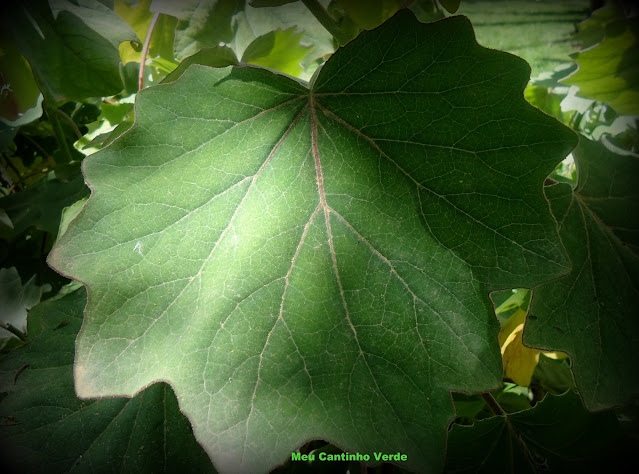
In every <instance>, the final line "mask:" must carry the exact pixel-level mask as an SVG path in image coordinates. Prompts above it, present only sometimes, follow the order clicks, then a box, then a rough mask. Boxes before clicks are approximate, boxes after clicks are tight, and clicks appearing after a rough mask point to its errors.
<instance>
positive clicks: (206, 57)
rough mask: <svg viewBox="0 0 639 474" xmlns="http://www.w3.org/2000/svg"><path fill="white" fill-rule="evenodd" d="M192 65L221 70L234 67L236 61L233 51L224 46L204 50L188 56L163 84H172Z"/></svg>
mask: <svg viewBox="0 0 639 474" xmlns="http://www.w3.org/2000/svg"><path fill="white" fill-rule="evenodd" d="M193 64H200V65H202V66H209V67H216V68H222V67H227V66H236V65H237V64H238V60H237V58H236V57H235V54H234V53H233V50H231V49H230V48H227V47H226V46H216V47H215V48H204V49H203V50H202V51H199V52H197V53H196V54H194V55H193V56H189V57H188V58H186V59H184V60H183V61H182V62H180V65H179V66H178V67H177V68H175V69H174V70H173V71H171V73H170V74H168V75H167V76H166V77H165V78H164V79H163V80H162V82H163V83H167V82H173V81H175V80H177V79H178V78H179V77H180V76H181V75H182V74H184V72H185V71H186V70H187V69H188V68H189V66H191V65H193Z"/></svg>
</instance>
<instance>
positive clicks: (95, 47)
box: [0, 0, 137, 101]
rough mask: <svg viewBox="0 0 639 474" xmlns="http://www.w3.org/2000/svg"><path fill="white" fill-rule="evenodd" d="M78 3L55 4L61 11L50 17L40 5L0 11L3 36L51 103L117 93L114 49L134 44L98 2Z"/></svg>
mask: <svg viewBox="0 0 639 474" xmlns="http://www.w3.org/2000/svg"><path fill="white" fill-rule="evenodd" d="M80 3H81V4H82V5H81V6H78V5H74V4H72V3H70V2H67V1H64V2H62V1H61V2H57V4H58V5H57V6H64V7H65V8H64V9H62V10H61V11H56V13H57V15H56V16H54V14H53V13H52V11H51V9H50V8H49V5H48V3H47V2H46V0H29V1H26V2H16V3H13V2H12V3H8V4H7V5H3V13H2V18H1V19H0V25H1V26H2V29H3V33H4V34H6V35H7V36H8V37H9V39H10V40H11V41H12V42H13V43H14V44H15V45H16V47H17V48H18V49H19V50H20V52H21V53H22V54H23V55H24V56H25V57H26V58H27V60H28V61H29V64H30V65H31V69H32V70H33V73H34V75H35V77H36V79H37V81H38V85H39V86H40V88H41V89H42V90H43V92H44V93H45V95H49V94H50V95H51V97H52V99H54V100H56V101H62V100H83V99H86V98H87V97H96V96H106V95H113V94H117V93H118V92H120V90H122V80H121V79H120V72H119V63H120V56H119V54H118V48H117V44H118V43H119V42H121V41H125V40H134V39H137V37H136V36H135V33H134V32H133V30H131V28H130V27H129V26H128V25H127V24H126V22H125V21H124V20H122V19H121V18H120V17H118V16H117V15H116V14H115V13H113V12H112V11H110V10H108V9H107V8H106V7H104V6H102V5H101V4H100V3H99V2H97V1H95V0H83V1H82V2H80ZM78 15H82V16H78ZM98 27H99V28H100V31H96V30H95V29H94V28H98Z"/></svg>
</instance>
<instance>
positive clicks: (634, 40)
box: [562, 3, 639, 115]
mask: <svg viewBox="0 0 639 474" xmlns="http://www.w3.org/2000/svg"><path fill="white" fill-rule="evenodd" d="M606 9H607V10H608V11H611V12H614V15H611V16H610V17H608V18H606V20H605V21H601V19H600V18H596V19H595V20H593V21H594V22H596V26H593V27H592V28H590V29H589V30H587V31H589V40H590V41H592V39H593V38H592V36H591V35H590V30H595V29H601V30H603V31H602V33H601V40H600V42H598V43H597V44H595V45H593V46H591V47H589V48H588V49H585V50H582V51H580V52H579V53H575V54H574V55H573V58H574V60H575V61H576V62H577V64H578V65H579V69H578V70H577V71H576V72H575V73H573V74H571V75H570V76H568V77H567V78H566V79H564V80H563V81H562V82H563V83H564V84H568V85H575V86H578V87H579V92H578V93H577V94H578V95H579V96H581V97H584V98H587V99H593V100H597V101H600V102H604V103H606V104H608V105H610V106H611V107H612V108H613V109H615V111H616V112H617V113H619V114H622V115H639V19H637V17H633V18H626V17H625V15H624V13H623V11H622V10H621V9H620V8H618V7H616V6H615V5H614V4H612V3H611V4H610V5H609V6H607V7H606ZM587 24H588V21H586V22H585V23H584V25H587Z"/></svg>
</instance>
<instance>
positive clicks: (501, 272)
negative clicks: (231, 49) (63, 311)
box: [49, 4, 576, 473]
mask: <svg viewBox="0 0 639 474" xmlns="http://www.w3.org/2000/svg"><path fill="white" fill-rule="evenodd" d="M289 5H295V4H289ZM289 5H285V6H284V7H282V8H285V7H288V6H289ZM262 10H265V9H262ZM407 33H410V34H407ZM443 58H445V59H443ZM528 79H529V68H528V65H527V64H526V63H525V62H524V61H522V60H521V59H519V58H516V57H514V56H512V55H509V54H504V53H499V52H496V51H494V50H489V49H486V48H483V47H481V46H479V45H478V44H477V43H476V42H475V40H474V36H473V30H472V27H471V25H470V23H469V22H468V20H467V19H465V18H463V17H453V18H450V19H446V20H442V21H441V22H437V23H432V24H421V23H419V22H417V20H416V19H415V17H414V15H413V14H412V13H410V12H408V11H401V12H399V13H398V14H397V15H396V16H395V17H393V18H392V19H391V20H389V21H388V22H386V23H384V25H382V26H381V27H379V28H378V29H376V30H373V31H367V32H364V33H362V35H361V36H359V37H358V38H356V39H355V40H353V41H352V42H350V43H349V44H348V45H346V46H345V47H344V48H341V49H339V50H338V51H337V52H336V53H335V54H334V55H333V56H331V58H330V59H329V60H328V61H327V62H326V63H325V64H324V66H323V67H322V69H321V71H320V73H319V74H318V75H317V76H316V79H315V80H314V81H313V83H312V84H310V86H309V87H306V85H304V84H301V83H300V81H297V80H293V79H291V78H290V77H288V76H284V75H281V74H274V73H272V72H271V71H268V70H265V69H262V68H259V67H255V66H243V67H227V68H223V69H221V68H210V67H205V66H198V65H194V66H191V67H189V68H188V69H187V70H186V71H185V72H184V73H183V74H182V75H181V76H179V78H178V79H177V80H175V81H174V82H170V83H166V84H161V85H159V86H157V87H150V88H148V89H145V90H144V91H142V92H141V93H140V94H139V95H138V98H137V104H136V122H135V124H134V126H133V128H131V129H130V131H128V132H127V133H125V134H123V135H122V136H121V137H120V139H118V140H116V141H114V142H113V143H112V144H111V145H110V146H109V147H107V148H104V149H102V150H101V151H100V152H98V153H96V154H94V155H92V156H90V157H88V158H87V159H86V160H85V162H84V171H85V175H86V179H87V182H88V183H90V185H91V188H92V189H93V197H92V198H90V199H89V201H88V202H87V204H86V207H85V208H84V211H83V212H82V213H81V214H80V215H79V216H78V218H77V219H75V220H74V221H73V222H72V223H71V225H70V226H69V229H68V230H67V232H66V233H65V234H64V235H63V236H62V237H61V239H60V241H59V242H58V245H57V246H56V247H55V248H54V250H52V252H51V253H50V254H49V263H50V264H51V265H52V266H53V267H54V268H56V269H58V270H59V271H61V272H62V273H64V274H65V275H69V276H72V277H73V278H75V279H77V280H79V281H82V282H84V283H85V284H86V285H87V287H88V288H89V290H88V291H89V295H90V297H89V302H88V306H87V313H86V316H85V322H84V325H83V330H82V333H81V334H80V335H79V337H78V339H77V342H76V361H75V379H76V390H77V391H78V393H80V394H81V395H82V396H85V397H93V396H118V395H120V396H121V395H133V394H135V393H137V391H138V390H140V389H141V388H143V387H145V386H148V385H149V384H150V383H153V382H154V381H157V380H165V381H169V382H170V383H171V385H172V387H174V389H175V391H176V394H177V395H178V396H179V398H180V406H181V408H182V410H183V411H184V413H186V414H188V416H189V419H190V420H191V422H192V423H193V426H194V432H195V434H196V436H197V438H198V440H199V441H200V443H201V444H202V445H203V446H204V447H205V449H206V450H207V451H208V452H209V454H210V456H211V458H212V459H213V462H214V463H215V465H216V468H218V469H219V470H221V471H232V472H236V471H246V472H252V473H255V472H267V471H269V470H271V469H272V468H274V467H275V466H277V465H279V464H281V463H282V462H284V461H285V460H286V459H290V455H291V452H292V451H293V450H295V449H297V448H298V447H299V446H301V445H302V444H304V443H305V442H307V441H308V440H309V439H318V438H319V439H327V440H330V441H331V443H332V444H334V445H335V446H337V447H338V448H340V449H343V450H348V451H351V452H353V451H359V452H361V453H368V454H370V455H371V458H372V453H373V452H374V451H379V450H380V449H381V450H383V451H384V452H388V453H394V452H397V451H401V452H402V453H404V454H406V455H407V461H404V462H399V464H400V465H401V466H403V467H406V468H409V469H413V470H416V471H425V470H433V471H438V470H440V469H441V467H442V464H443V461H444V453H445V446H446V437H447V427H448V425H449V423H450V422H451V421H452V420H453V419H454V416H455V414H454V411H453V406H452V404H451V398H450V391H451V390H455V391H465V392H478V391H485V390H492V389H494V388H495V387H497V386H499V385H500V383H501V379H502V375H503V369H502V364H501V358H500V353H499V348H498V345H497V333H498V330H499V328H498V323H497V320H496V319H495V316H494V313H493V307H492V305H491V304H490V300H489V297H488V295H489V292H490V291H492V290H496V289H500V288H522V287H532V286H534V285H536V284H538V283H539V282H541V281H546V280H547V279H549V278H555V277H559V276H561V275H564V274H565V273H566V272H568V271H569V269H570V267H569V264H568V261H567V260H566V258H565V256H564V255H563V252H562V249H561V246H560V242H559V238H558V236H556V235H555V234H556V224H555V222H554V221H553V219H552V216H551V215H550V212H549V209H548V203H547V201H546V200H545V198H544V196H543V193H542V183H543V181H544V179H545V178H546V176H547V175H548V174H549V173H550V172H551V171H552V170H553V169H554V167H555V166H556V164H557V163H558V162H559V161H561V159H562V158H563V157H565V155H566V154H567V153H568V152H569V151H570V150H571V149H572V147H573V145H574V144H575V141H576V140H575V136H574V134H573V133H572V132H571V131H570V130H569V129H567V128H566V127H564V126H562V125H561V124H559V123H558V122H557V121H556V120H554V119H552V118H550V117H548V116H547V115H545V114H543V113H542V112H540V111H539V110H538V109H536V108H534V107H532V106H530V105H529V104H528V103H527V102H526V101H525V100H524V97H523V93H522V92H523V89H524V85H525V83H526V82H527V80H528ZM189 97H193V100H189V101H187V98H189ZM185 104H188V107H186V108H185ZM442 117H445V118H446V119H445V120H443V119H442ZM176 341H179V344H178V345H176ZM176 347H178V349H176ZM105 361H108V363H106V364H105ZM516 390H520V392H516ZM525 390H527V389H525ZM527 393H528V392H527V391H525V393H524V390H522V388H520V387H517V388H516V389H515V388H511V389H510V390H508V391H504V395H503V397H504V400H506V399H507V398H508V397H510V398H511V399H513V400H517V403H515V402H513V403H511V406H516V407H519V406H526V403H528V402H527V398H526V394H527ZM522 401H523V403H522Z"/></svg>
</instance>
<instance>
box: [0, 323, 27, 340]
mask: <svg viewBox="0 0 639 474" xmlns="http://www.w3.org/2000/svg"><path fill="white" fill-rule="evenodd" d="M0 327H2V329H6V330H7V331H9V332H10V333H11V334H13V335H14V336H16V337H17V338H18V339H20V340H21V341H25V340H26V339H27V335H26V334H25V333H23V332H22V331H20V330H19V329H18V328H17V327H15V326H14V325H13V324H11V323H7V322H4V323H2V324H0Z"/></svg>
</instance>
